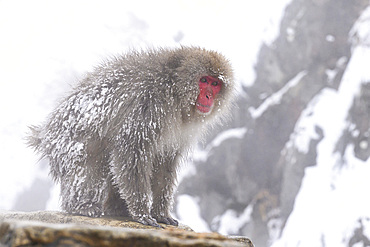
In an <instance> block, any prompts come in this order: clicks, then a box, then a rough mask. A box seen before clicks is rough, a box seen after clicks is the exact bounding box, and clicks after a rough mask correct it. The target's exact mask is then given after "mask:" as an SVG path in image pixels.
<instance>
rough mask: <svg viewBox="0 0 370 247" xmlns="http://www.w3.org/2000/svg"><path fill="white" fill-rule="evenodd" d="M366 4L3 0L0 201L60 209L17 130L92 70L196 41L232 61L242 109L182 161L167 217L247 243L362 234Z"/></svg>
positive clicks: (321, 240) (340, 0)
mask: <svg viewBox="0 0 370 247" xmlns="http://www.w3.org/2000/svg"><path fill="white" fill-rule="evenodd" d="M369 5H370V2H369V1H368V0H366V1H365V0H354V1H349V0H275V1H272V0H261V1H241V0H240V1H235V0H231V1H226V0H223V1H221V0H205V1H185V0H182V1H164V0H161V1H140V0H136V1H118V0H117V1H46V0H45V1H37V0H35V1H26V0H19V1H17V0H12V1H10V0H0V86H1V91H0V92H1V96H0V116H1V120H0V140H1V141H0V145H1V146H0V154H1V155H0V211H2V210H20V211H33V210H60V208H59V197H58V196H59V195H58V194H59V186H55V185H54V184H53V182H52V181H51V179H50V177H49V176H48V165H47V163H46V162H45V161H41V162H39V160H38V157H37V155H36V154H34V153H33V151H32V150H31V149H29V148H27V147H26V145H25V144H24V143H25V141H24V139H23V138H24V137H25V135H26V133H27V126H30V125H37V124H40V123H42V122H43V121H44V120H45V119H46V117H47V115H48V113H50V111H51V110H52V109H53V108H54V107H55V106H56V105H57V104H58V100H60V99H61V98H62V97H63V95H65V94H66V93H68V91H69V90H70V89H71V86H72V85H74V84H75V83H76V82H77V81H78V80H79V79H80V78H82V77H83V76H84V74H85V73H86V72H87V71H91V70H92V69H93V67H94V66H95V65H97V64H99V63H100V62H101V61H103V60H104V59H105V58H107V57H109V56H112V55H116V54H119V53H124V52H125V51H129V50H130V49H147V48H151V47H178V46H179V45H194V46H201V47H205V48H207V49H212V50H216V51H219V52H220V53H222V54H224V55H225V56H226V57H227V58H228V59H229V60H230V61H231V63H232V65H233V67H234V70H235V74H236V82H237V84H238V93H239V95H238V100H237V105H238V107H237V108H235V109H233V118H232V119H231V120H230V121H229V122H228V123H227V124H225V125H224V126H223V128H217V129H216V130H214V131H213V132H212V133H211V135H210V136H209V138H208V140H207V142H206V143H203V144H202V143H201V144H199V146H198V147H197V148H196V150H195V152H194V154H192V155H191V157H190V159H189V161H188V162H187V164H184V165H183V168H182V173H181V176H180V179H179V187H178V192H177V197H176V204H175V207H174V215H175V217H176V218H178V219H179V220H180V221H181V222H182V223H184V224H188V225H189V226H190V227H192V228H193V229H194V230H196V231H218V232H220V233H222V234H229V235H245V236H248V237H250V238H251V239H252V241H253V243H254V244H255V245H256V246H274V247H278V246H310V247H312V246H335V247H337V246H356V247H357V246H370V240H369V238H370V197H369V196H368V191H369V188H370V179H369V174H370V160H369V156H370V145H369V143H370V8H369Z"/></svg>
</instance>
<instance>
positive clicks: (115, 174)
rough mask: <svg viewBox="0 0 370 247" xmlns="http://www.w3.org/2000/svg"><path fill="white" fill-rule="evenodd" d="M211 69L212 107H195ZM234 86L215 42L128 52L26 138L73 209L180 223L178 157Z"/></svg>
mask: <svg viewBox="0 0 370 247" xmlns="http://www.w3.org/2000/svg"><path fill="white" fill-rule="evenodd" d="M204 75H210V76H213V77H215V78H219V79H220V80H222V81H223V86H222V89H221V93H220V94H218V95H217V98H216V99H215V106H214V109H213V111H212V113H211V114H200V113H199V112H198V111H196V107H195V102H196V99H197V96H198V94H199V87H198V80H199V78H200V77H201V76H204ZM232 92H233V73H232V70H231V67H230V65H229V62H228V61H227V60H226V59H225V58H224V57H223V56H222V55H220V54H218V53H216V52H213V51H207V50H204V49H201V48H195V47H181V48H177V49H158V50H149V51H146V52H144V51H141V52H130V53H127V54H125V55H122V56H117V57H115V58H113V59H110V60H108V61H106V62H105V63H103V64H102V65H101V66H99V67H97V68H96V69H95V70H94V72H92V73H90V74H88V75H87V76H86V78H84V79H83V80H82V81H81V82H80V83H79V84H78V85H77V86H76V87H75V88H74V89H73V91H72V92H71V94H70V95H69V96H68V97H66V98H65V99H64V100H63V101H62V102H61V103H60V104H59V106H58V107H57V108H56V109H55V110H54V111H53V112H52V113H51V114H50V116H49V118H48V120H47V121H46V123H45V124H44V125H42V126H38V127H35V126H34V127H31V130H32V134H31V136H29V144H30V146H32V147H34V148H35V150H37V151H38V152H39V153H40V154H41V155H42V156H43V157H45V158H48V160H49V163H50V167H51V174H52V176H53V178H54V179H55V180H56V181H57V182H59V183H60V184H61V197H62V208H63V209H64V210H66V211H67V212H70V213H75V214H81V215H87V216H100V215H127V214H128V213H129V214H130V215H131V216H132V217H133V218H134V219H135V220H138V221H139V222H142V223H144V224H148V225H154V226H158V224H157V222H164V223H167V224H173V225H176V224H177V221H176V220H174V219H172V218H171V216H170V214H169V211H170V209H171V204H172V201H173V191H174V187H175V186H174V185H175V182H176V177H177V174H176V173H177V172H176V170H177V168H178V164H179V160H180V159H181V157H183V156H184V154H185V153H186V152H187V151H188V150H189V148H190V147H191V144H192V143H193V142H194V141H196V140H197V139H198V138H199V137H201V136H202V134H203V133H205V132H206V129H207V128H208V127H209V126H210V125H212V124H213V123H218V122H220V121H218V120H220V117H225V116H226V115H225V113H227V112H228V111H229V110H228V108H229V106H230V101H231V100H230V99H231V98H233V97H232Z"/></svg>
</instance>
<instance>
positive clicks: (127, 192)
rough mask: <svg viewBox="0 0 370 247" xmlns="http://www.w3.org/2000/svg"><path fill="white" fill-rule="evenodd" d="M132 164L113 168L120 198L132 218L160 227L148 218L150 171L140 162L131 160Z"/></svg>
mask: <svg viewBox="0 0 370 247" xmlns="http://www.w3.org/2000/svg"><path fill="white" fill-rule="evenodd" d="M132 160H133V163H132V164H130V165H127V166H125V167H119V166H114V167H113V169H112V173H113V174H118V173H119V172H122V174H119V175H114V176H113V180H114V183H115V184H116V185H117V188H118V190H119V194H120V196H121V198H123V199H124V200H125V201H126V204H127V209H128V211H129V213H130V215H131V217H132V218H133V220H135V221H138V222H140V223H142V224H144V225H150V226H154V227H160V228H161V226H160V225H159V224H158V223H157V221H156V220H155V219H154V218H152V217H151V216H150V212H149V201H150V191H151V188H150V171H149V169H148V168H146V166H145V164H144V163H143V162H141V160H139V159H137V157H135V159H132Z"/></svg>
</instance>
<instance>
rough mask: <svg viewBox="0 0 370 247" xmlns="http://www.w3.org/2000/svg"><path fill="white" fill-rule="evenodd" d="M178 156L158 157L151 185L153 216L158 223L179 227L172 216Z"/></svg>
mask: <svg viewBox="0 0 370 247" xmlns="http://www.w3.org/2000/svg"><path fill="white" fill-rule="evenodd" d="M176 166H177V155H175V154H173V155H168V156H166V157H163V156H161V157H158V159H157V162H156V163H155V164H154V169H153V174H152V179H151V185H152V192H153V204H152V210H151V215H152V216H153V218H155V219H156V220H157V222H160V223H165V224H167V225H173V226H177V225H178V221H177V220H175V219H173V218H172V217H171V215H170V210H171V208H172V204H173V191H174V188H175V181H176V177H177V174H176Z"/></svg>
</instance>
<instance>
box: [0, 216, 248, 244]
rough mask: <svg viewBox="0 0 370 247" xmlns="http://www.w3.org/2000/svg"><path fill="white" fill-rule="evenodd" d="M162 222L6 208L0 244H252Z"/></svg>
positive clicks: (1, 219) (0, 229) (244, 238)
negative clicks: (158, 224) (152, 223)
mask: <svg viewBox="0 0 370 247" xmlns="http://www.w3.org/2000/svg"><path fill="white" fill-rule="evenodd" d="M162 226H163V227H165V229H157V228H153V227H150V226H144V225H142V224H139V223H136V222H132V221H129V220H128V219H125V218H90V217H84V216H73V215H69V214H66V213H61V212H31V213H20V212H6V213H0V246H1V247H2V246H31V245H32V246H44V245H51V246H113V247H114V246H123V247H125V246H179V247H180V246H250V247H252V246H253V244H252V242H251V241H250V240H249V239H248V238H246V237H226V236H223V235H220V234H217V233H195V232H193V231H192V230H191V229H190V228H188V227H186V226H184V225H181V226H180V227H172V226H166V225H162Z"/></svg>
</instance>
